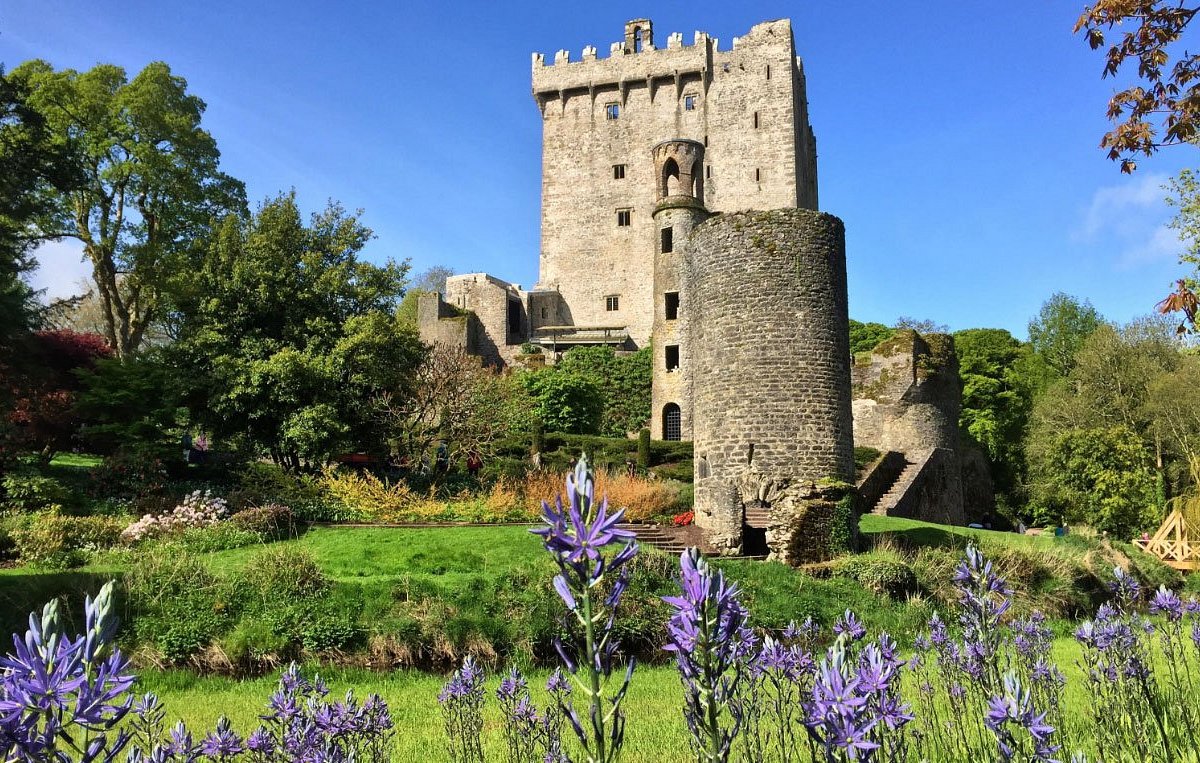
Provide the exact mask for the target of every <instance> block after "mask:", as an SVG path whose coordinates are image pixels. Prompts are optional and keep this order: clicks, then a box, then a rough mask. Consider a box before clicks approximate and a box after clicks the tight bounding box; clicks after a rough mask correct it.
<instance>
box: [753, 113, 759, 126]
mask: <svg viewBox="0 0 1200 763" xmlns="http://www.w3.org/2000/svg"><path fill="white" fill-rule="evenodd" d="M754 129H755V130H757V129H758V112H757V111H756V112H754Z"/></svg>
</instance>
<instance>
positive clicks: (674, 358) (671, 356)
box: [665, 344, 679, 371]
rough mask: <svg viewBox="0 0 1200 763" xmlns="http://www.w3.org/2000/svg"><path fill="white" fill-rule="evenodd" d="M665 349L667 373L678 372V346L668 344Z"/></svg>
mask: <svg viewBox="0 0 1200 763" xmlns="http://www.w3.org/2000/svg"><path fill="white" fill-rule="evenodd" d="M665 349H666V351H667V370H668V371H678V370H679V345H677V344H668V345H667V346H666V348H665Z"/></svg>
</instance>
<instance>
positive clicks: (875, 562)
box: [833, 554, 921, 599]
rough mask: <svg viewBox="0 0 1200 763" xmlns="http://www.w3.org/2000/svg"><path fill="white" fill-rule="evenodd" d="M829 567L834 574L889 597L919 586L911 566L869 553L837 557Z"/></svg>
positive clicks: (907, 593)
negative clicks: (832, 565)
mask: <svg viewBox="0 0 1200 763" xmlns="http://www.w3.org/2000/svg"><path fill="white" fill-rule="evenodd" d="M833 569H834V574H835V575H837V576H839V577H845V578H849V579H851V580H853V581H855V582H856V583H858V584H859V585H861V586H862V587H863V588H866V589H867V590H869V591H873V592H874V593H877V594H880V595H882V596H889V597H891V598H893V599H905V598H907V597H908V596H910V595H912V594H915V593H918V592H919V591H920V588H921V586H920V583H919V582H918V581H917V575H916V573H914V572H913V569H912V568H911V567H909V566H908V565H907V564H905V563H904V562H903V561H901V560H900V559H896V558H889V557H885V556H876V555H873V554H860V555H857V556H847V557H844V558H842V559H840V560H838V562H837V563H836V564H835V565H834V568H833Z"/></svg>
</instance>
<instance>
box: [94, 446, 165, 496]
mask: <svg viewBox="0 0 1200 763" xmlns="http://www.w3.org/2000/svg"><path fill="white" fill-rule="evenodd" d="M166 484H167V470H166V468H165V467H164V466H163V462H162V460H161V459H159V458H156V457H155V456H152V455H148V454H143V453H134V452H131V451H120V452H118V453H115V454H113V455H111V456H109V457H107V458H105V459H104V461H102V462H101V463H100V465H99V466H96V467H93V468H92V470H91V483H90V485H89V490H90V492H91V494H92V496H93V497H95V498H117V499H124V500H131V501H132V500H137V499H140V498H146V497H148V496H155V495H160V494H162V492H163V491H164V490H165V489H166Z"/></svg>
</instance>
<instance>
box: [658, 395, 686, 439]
mask: <svg viewBox="0 0 1200 763" xmlns="http://www.w3.org/2000/svg"><path fill="white" fill-rule="evenodd" d="M662 425H663V427H662V431H663V439H664V440H681V439H683V414H682V413H681V412H680V410H679V406H678V405H676V404H675V403H667V404H666V405H664V406H663V412H662Z"/></svg>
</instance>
